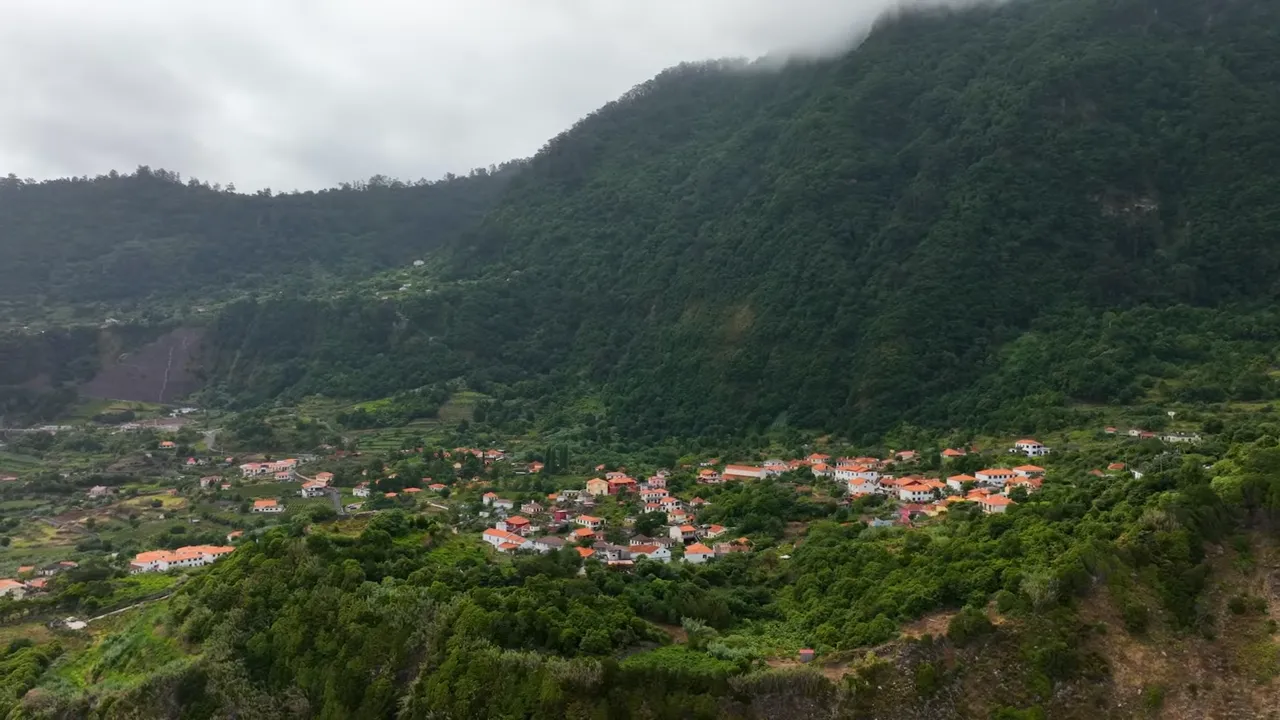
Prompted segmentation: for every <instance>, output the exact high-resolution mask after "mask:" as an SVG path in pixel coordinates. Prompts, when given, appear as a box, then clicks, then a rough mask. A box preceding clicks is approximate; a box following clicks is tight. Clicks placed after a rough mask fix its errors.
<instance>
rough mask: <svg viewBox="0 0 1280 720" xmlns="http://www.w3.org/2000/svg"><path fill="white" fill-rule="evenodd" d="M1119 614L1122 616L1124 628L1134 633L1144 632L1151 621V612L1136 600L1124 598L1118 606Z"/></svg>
mask: <svg viewBox="0 0 1280 720" xmlns="http://www.w3.org/2000/svg"><path fill="white" fill-rule="evenodd" d="M1120 615H1121V616H1122V617H1123V618H1124V627H1125V629H1126V630H1128V631H1129V632H1131V633H1133V634H1135V635H1139V634H1142V633H1144V632H1146V631H1147V627H1148V626H1149V625H1150V623H1151V612H1150V611H1149V610H1147V606H1146V605H1143V604H1142V603H1141V602H1138V601H1136V600H1132V599H1129V600H1126V601H1125V602H1124V605H1123V606H1122V607H1121V608H1120Z"/></svg>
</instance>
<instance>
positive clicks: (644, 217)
mask: <svg viewBox="0 0 1280 720" xmlns="http://www.w3.org/2000/svg"><path fill="white" fill-rule="evenodd" d="M1278 48H1280V8H1277V6H1276V5H1275V4H1272V3H1260V2H1238V1H1224V0H1167V1H1166V0H1162V1H1160V2H1155V1H1153V0H1027V1H1026V2H1014V3H1010V4H1006V5H1003V6H1000V7H997V8H984V9H977V10H970V11H965V12H960V13H937V14H911V15H907V16H904V17H901V18H896V19H894V20H892V21H887V22H885V23H883V24H882V26H881V27H879V28H877V29H876V30H875V31H874V32H873V33H872V34H871V35H870V37H869V38H868V39H867V40H866V41H865V43H863V44H862V45H861V46H860V47H859V48H857V49H856V50H854V51H851V52H849V53H847V54H845V55H843V56H842V57H839V58H835V59H829V60H824V61H819V62H796V63H792V64H790V65H788V66H786V67H784V68H782V69H771V68H768V67H764V66H760V67H757V66H751V65H735V64H726V63H709V64H698V65H686V66H681V67H678V68H675V69H672V70H670V71H668V72H666V73H664V74H662V75H661V76H659V77H657V78H655V79H654V80H652V81H650V82H648V83H646V84H644V85H642V86H640V87H637V88H636V89H635V90H633V91H632V92H631V93H629V94H628V95H627V96H625V97H623V98H621V99H620V100H618V101H617V102H614V103H610V104H609V105H607V106H605V107H604V108H602V109H601V110H599V111H598V112H596V113H594V114H593V115H591V116H590V117H588V118H586V119H584V120H583V121H582V122H580V123H579V124H578V125H577V126H575V127H574V128H572V129H571V130H569V131H567V132H566V133H564V134H563V135H561V136H560V137H557V138H555V139H554V140H553V141H551V142H550V143H549V144H548V145H547V147H546V148H544V150H543V151H542V152H541V153H539V154H538V156H537V157H536V158H535V159H534V160H533V161H532V162H531V164H530V166H529V167H528V168H527V169H526V170H525V171H524V172H522V173H521V174H520V176H519V177H517V178H515V179H514V180H513V182H512V183H511V185H510V186H509V187H508V189H507V190H506V192H505V194H504V197H503V199H502V201H501V203H500V204H499V206H498V207H497V209H496V210H494V211H493V212H492V213H491V214H490V215H489V216H488V217H487V219H486V220H485V222H484V223H483V225H482V226H481V228H480V229H479V230H478V231H477V232H476V233H474V234H468V235H467V236H465V237H464V238H463V240H462V242H460V243H459V244H457V245H456V246H455V247H454V248H453V252H452V254H451V259H452V264H451V268H452V272H453V277H454V278H455V279H457V280H460V281H465V282H461V283H459V284H457V285H455V286H452V287H450V288H443V289H441V291H440V292H437V293H435V294H433V295H431V296H429V297H421V298H416V299H412V300H409V301H406V302H403V303H400V304H399V305H398V306H394V307H393V306H391V305H389V304H383V303H373V302H358V301H351V302H347V303H339V304H329V303H316V302H310V303H289V304H278V303H275V304H271V305H264V306H248V305H246V306H242V307H239V308H237V309H236V310H235V311H234V312H233V313H231V314H229V315H228V316H227V317H225V318H224V319H223V322H222V323H221V325H220V327H219V328H218V330H217V332H216V333H215V336H216V337H217V339H218V342H219V343H220V345H221V347H222V348H223V350H224V356H223V358H222V359H217V358H215V359H214V360H213V361H212V362H211V365H212V366H213V368H214V373H213V375H214V377H215V378H221V379H222V380H223V381H225V382H227V383H228V384H229V386H230V387H232V388H233V389H234V390H236V391H239V392H243V393H246V395H245V396H246V397H265V396H267V395H270V394H273V393H279V392H290V391H296V392H302V391H310V392H315V391H324V390H325V389H326V388H337V389H340V390H344V391H351V392H356V393H369V394H376V393H385V392H390V391H393V390H395V389H397V388H398V387H405V386H415V385H418V384H422V383H425V382H431V381H437V380H442V379H446V378H448V377H453V376H458V375H462V376H467V377H469V378H471V379H472V380H473V381H476V382H481V383H484V382H495V381H497V382H502V383H506V384H508V385H509V384H511V383H514V382H516V381H518V380H528V379H540V380H543V381H544V383H543V384H541V385H536V386H529V385H525V386H523V390H519V391H518V392H525V393H530V392H536V393H539V394H542V395H546V394H547V393H552V394H556V393H558V394H560V395H575V394H577V395H581V394H583V393H588V392H590V393H598V395H599V396H600V397H601V398H603V400H604V401H605V403H606V406H607V407H608V409H609V411H610V415H611V417H612V422H613V423H614V424H615V426H616V427H618V428H620V429H621V430H622V431H623V432H624V433H625V434H628V435H632V436H642V437H648V436H654V437H657V436H662V435H666V434H669V433H689V434H704V435H705V434H714V433H716V432H721V431H738V430H741V429H744V428H750V427H756V428H760V427H764V426H767V425H770V424H776V423H779V422H784V423H788V424H792V425H799V426H804V427H814V428H818V427H825V428H834V429H851V430H876V429H882V428H884V427H886V426H888V425H891V424H893V423H895V422H898V421H899V420H901V419H904V418H905V419H909V420H913V421H917V422H954V423H956V424H961V423H972V422H974V421H975V420H979V419H980V420H982V421H983V422H989V421H991V420H992V418H999V419H1000V421H1001V422H1016V421H1017V420H1018V418H1019V417H1020V416H1021V415H1022V409H1023V408H1024V407H1025V406H1027V404H1028V403H1030V405H1032V406H1043V405H1045V404H1046V403H1047V404H1050V405H1051V404H1054V403H1061V402H1062V401H1063V400H1065V399H1081V400H1092V401H1131V400H1133V399H1134V398H1136V397H1138V396H1140V395H1141V394H1142V393H1144V392H1146V391H1147V390H1148V389H1150V386H1151V384H1152V382H1153V381H1152V378H1153V377H1154V378H1159V377H1167V376H1169V373H1170V372H1171V368H1183V369H1185V368H1189V367H1192V366H1195V367H1197V368H1199V369H1197V370H1196V371H1195V372H1197V373H1200V376H1201V379H1202V380H1205V379H1208V378H1207V377H1205V376H1206V374H1213V373H1217V375H1218V376H1216V377H1213V378H1212V379H1211V382H1209V383H1204V382H1201V383H1198V385H1199V386H1201V387H1208V388H1209V393H1210V394H1212V395H1218V396H1222V397H1229V396H1239V397H1247V396H1255V395H1266V394H1270V393H1274V392H1275V387H1274V381H1272V380H1271V378H1270V377H1269V376H1268V375H1267V370H1268V369H1269V367H1270V363H1271V361H1272V360H1273V357H1272V356H1271V353H1272V352H1273V351H1272V349H1271V348H1273V347H1274V341H1275V340H1276V332H1275V330H1274V329H1273V328H1274V327H1275V324H1274V323H1273V322H1271V319H1270V316H1269V315H1260V314H1258V312H1257V308H1258V307H1260V306H1262V305H1264V304H1265V303H1267V302H1269V301H1270V300H1271V299H1272V298H1274V297H1275V295H1276V291H1277V280H1276V277H1277V275H1276V272H1275V271H1276V269H1277V266H1278V265H1280V246H1277V244H1276V243H1275V241H1274V239H1275V232H1276V228H1277V227H1278V225H1277V223H1278V222H1280V192H1277V191H1278V190H1280V140H1278V139H1277V138H1280V90H1277V88H1278V87H1280V85H1277V82H1276V81H1277V80H1280V51H1278ZM275 331H284V332H286V333H287V334H288V336H289V338H290V345H289V348H290V349H289V352H287V353H285V352H284V350H283V349H282V347H281V343H280V342H279V341H278V336H277V335H275ZM299 346H301V347H303V348H306V349H307V350H308V351H309V352H308V353H306V354H305V355H304V357H306V358H307V359H305V360H300V359H298V357H299V354H298V353H297V352H296V349H297V348H298V347H299ZM231 357H234V358H236V360H237V364H236V365H235V372H234V373H232V372H230V368H231V365H230V364H229V362H227V358H231ZM1206 368H1212V369H1206ZM362 370H363V371H365V372H363V373H362V372H361V371H362ZM1028 397H1031V398H1035V399H1034V400H1033V401H1026V400H1024V399H1025V398H1028Z"/></svg>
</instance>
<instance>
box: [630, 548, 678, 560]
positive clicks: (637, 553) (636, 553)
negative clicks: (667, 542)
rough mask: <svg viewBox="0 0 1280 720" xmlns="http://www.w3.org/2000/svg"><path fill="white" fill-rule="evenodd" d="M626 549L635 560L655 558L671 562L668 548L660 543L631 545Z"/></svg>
mask: <svg viewBox="0 0 1280 720" xmlns="http://www.w3.org/2000/svg"><path fill="white" fill-rule="evenodd" d="M628 549H629V550H630V552H631V557H632V558H634V559H636V560H639V559H640V558H649V559H650V560H657V561H658V562H661V563H669V562H671V550H670V548H666V547H663V546H662V545H632V546H630V548H628Z"/></svg>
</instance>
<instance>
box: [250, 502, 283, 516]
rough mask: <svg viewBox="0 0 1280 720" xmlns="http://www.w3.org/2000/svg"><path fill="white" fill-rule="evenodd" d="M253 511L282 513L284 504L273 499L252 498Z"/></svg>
mask: <svg viewBox="0 0 1280 720" xmlns="http://www.w3.org/2000/svg"><path fill="white" fill-rule="evenodd" d="M253 511H254V512H256V513H282V512H284V506H283V505H281V504H280V503H278V502H276V501H275V500H270V499H262V500H254V501H253Z"/></svg>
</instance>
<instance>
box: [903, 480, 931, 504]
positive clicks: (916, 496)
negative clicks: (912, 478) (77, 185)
mask: <svg viewBox="0 0 1280 720" xmlns="http://www.w3.org/2000/svg"><path fill="white" fill-rule="evenodd" d="M898 499H899V500H902V501H903V502H913V503H922V502H929V501H930V500H932V499H933V488H931V487H929V486H928V485H924V484H922V483H911V484H910V485H903V486H902V487H900V488H898Z"/></svg>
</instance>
